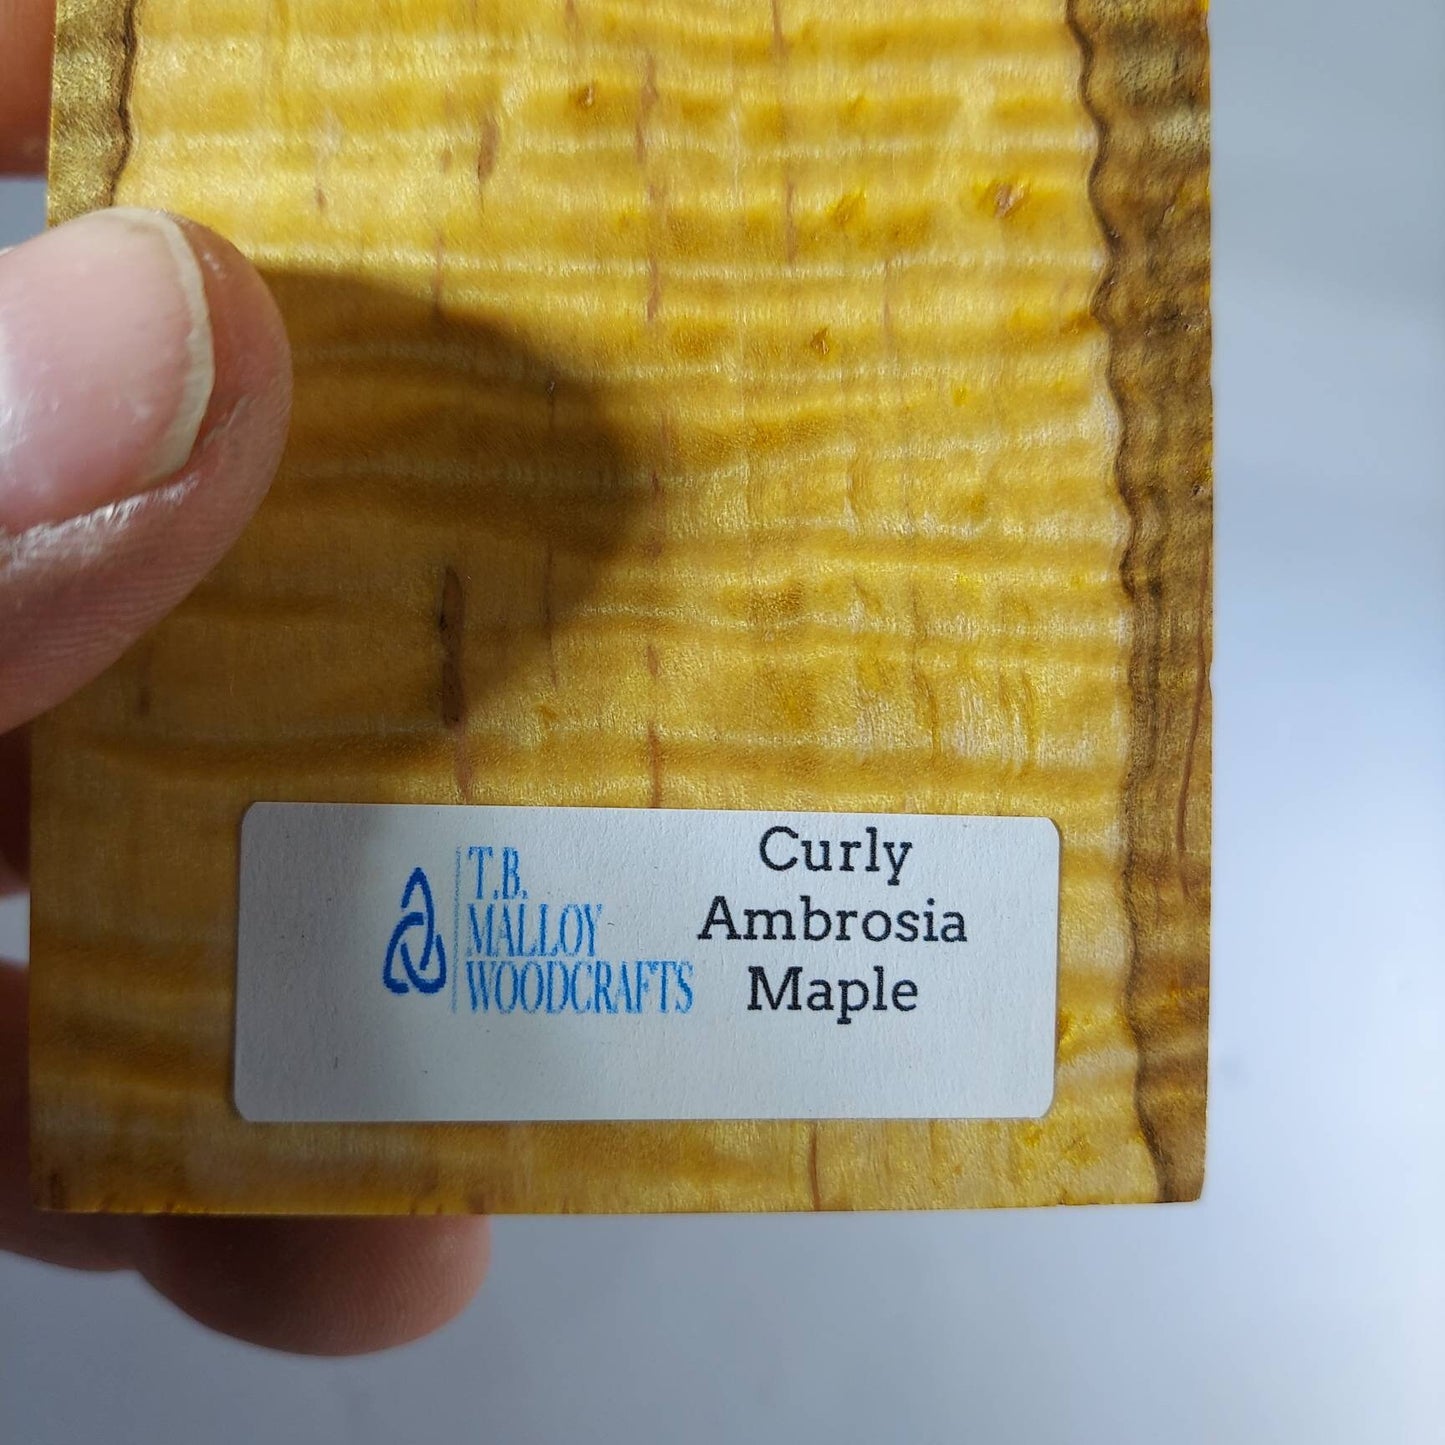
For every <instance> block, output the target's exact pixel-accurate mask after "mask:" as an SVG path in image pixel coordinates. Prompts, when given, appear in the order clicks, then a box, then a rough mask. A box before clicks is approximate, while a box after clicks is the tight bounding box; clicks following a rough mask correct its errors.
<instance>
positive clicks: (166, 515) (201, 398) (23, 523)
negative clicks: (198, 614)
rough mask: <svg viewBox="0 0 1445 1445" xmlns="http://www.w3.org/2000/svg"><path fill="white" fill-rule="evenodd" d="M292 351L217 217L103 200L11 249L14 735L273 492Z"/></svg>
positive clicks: (7, 460)
mask: <svg viewBox="0 0 1445 1445" xmlns="http://www.w3.org/2000/svg"><path fill="white" fill-rule="evenodd" d="M290 398H291V365H290V355H289V351H288V348H287V344H286V338H285V332H284V330H283V328H282V324H281V319H280V316H279V314H278V313H277V310H276V306H275V303H274V302H273V301H272V299H271V296H270V293H269V292H268V291H267V289H266V286H265V283H264V282H263V281H262V280H261V278H260V277H259V276H258V275H257V274H256V272H255V271H254V270H253V269H252V268H251V266H250V265H249V264H248V263H247V262H246V261H245V260H244V259H243V258H242V257H241V255H240V253H239V252H237V251H236V250H235V249H234V248H233V247H232V246H230V245H229V244H228V243H226V242H225V241H223V240H221V239H220V237H218V236H216V235H214V234H213V233H212V232H210V231H207V230H205V229H204V228H203V227H201V226H198V225H195V224H193V223H191V222H187V221H178V220H175V219H173V218H172V217H170V216H166V215H163V214H161V213H160V212H154V211H135V210H112V211H98V212H96V213H94V214H93V215H89V216H84V217H82V218H80V219H79V220H77V221H72V222H71V223H69V224H68V225H65V226H61V227H59V228H58V229H56V230H54V231H51V232H49V233H48V234H46V235H44V236H41V237H39V238H38V239H36V240H34V241H30V242H27V243H26V244H25V245H23V246H19V247H17V248H15V249H14V250H12V251H9V252H6V253H4V254H0V733H4V732H5V731H6V730H7V729H9V728H12V727H15V726H17V725H18V724H21V723H24V722H27V721H29V719H31V718H32V717H34V716H36V715H37V714H38V713H40V712H43V711H44V710H45V709H46V708H49V707H51V706H53V705H54V704H55V703H57V702H60V701H61V700H62V699H64V698H65V697H66V696H68V695H69V694H70V693H71V692H73V691H74V690H75V689H76V688H78V687H80V686H81V685H82V684H84V683H85V682H88V681H89V680H90V679H91V678H92V677H94V676H95V675H96V674H97V673H98V672H100V671H101V670H102V669H104V668H105V667H106V666H107V665H108V664H109V663H111V662H113V661H114V660H115V659H116V658H117V657H118V656H119V655H120V654H121V653H122V652H124V651H125V650H126V648H127V647H129V646H130V644H131V643H132V642H134V641H135V640H136V638H138V637H139V636H140V635H141V634H142V633H143V632H144V631H145V630H146V629H147V628H148V627H150V626H151V625H152V624H153V623H155V622H156V621H158V620H159V619H160V618H161V617H162V616H163V615H164V614H165V613H166V612H167V611H169V609H170V608H172V607H174V606H175V604H176V603H177V602H179V601H180V600H181V598H182V597H184V596H185V595H186V593H187V592H189V591H190V589H191V588H192V587H193V586H194V585H195V584H196V583H197V582H198V581H199V580H200V579H201V577H202V576H203V575H204V574H205V572H206V571H207V570H208V569H209V568H210V567H211V566H212V565H213V564H214V563H215V562H216V561H217V559H218V558H219V557H220V556H221V554H222V553H223V552H224V551H225V550H226V548H227V547H228V546H229V545H230V544H231V542H232V541H234V540H235V538H236V536H237V534H238V533H239V532H240V530H241V528H242V527H243V526H244V525H245V524H246V521H247V520H248V519H249V517H250V516H251V513H252V512H253V511H254V510H255V508H256V506H257V504H258V503H259V502H260V500H261V498H262V496H263V495H264V494H265V491H266V488H267V486H268V485H269V484H270V481H271V477H272V475H273V473H274V472H275V469H276V465H277V463H278V461H279V460H280V455H281V449H282V446H283V444H284V441H285V432H286V423H287V419H288V416H289V411H290Z"/></svg>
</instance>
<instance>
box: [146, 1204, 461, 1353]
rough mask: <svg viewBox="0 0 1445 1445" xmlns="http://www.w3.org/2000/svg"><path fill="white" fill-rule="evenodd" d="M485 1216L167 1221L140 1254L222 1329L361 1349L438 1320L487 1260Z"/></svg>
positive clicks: (290, 1346)
mask: <svg viewBox="0 0 1445 1445" xmlns="http://www.w3.org/2000/svg"><path fill="white" fill-rule="evenodd" d="M488 1246H489V1234H488V1230H487V1222H486V1221H485V1220H482V1219H440V1218H439V1219H224V1220H222V1219H166V1220H155V1221H152V1222H150V1223H149V1227H148V1230H147V1235H146V1240H145V1243H144V1244H143V1245H142V1246H141V1253H140V1256H139V1258H138V1261H137V1262H138V1264H139V1267H140V1270H141V1273H142V1274H143V1275H144V1276H145V1277H146V1279H148V1280H149V1281H150V1283H151V1284H152V1285H153V1286H155V1288H156V1289H158V1290H159V1291H160V1292H161V1293H162V1294H164V1295H165V1296H166V1297H167V1298H169V1299H170V1300H171V1301H172V1302H174V1303H175V1304H177V1305H179V1306H180V1308H181V1309H183V1310H184V1311H185V1312H186V1313H187V1314H188V1315H190V1316H191V1317H192V1318H194V1319H197V1320H199V1321H200V1322H201V1323H202V1324H203V1325H208V1326H209V1327H210V1328H211V1329H213V1330H219V1331H221V1332H222V1333H223V1334H228V1335H234V1336H236V1337H237V1338H238V1339H243V1340H249V1341H251V1342H252V1343H253V1344H259V1345H267V1346H269V1347H271V1348H272V1349H278V1350H286V1351H289V1352H290V1353H292V1354H308V1355H359V1354H366V1353H368V1352H370V1351H372V1350H382V1349H387V1348H390V1347H391V1346H393V1345H401V1344H406V1343H407V1342H408V1341H410V1340H414V1339H419V1338H420V1337H421V1336H423V1335H427V1334H430V1333H431V1332H432V1331H433V1330H435V1329H438V1328H440V1327H441V1326H442V1325H444V1324H445V1323H446V1322H447V1321H448V1320H450V1319H452V1318H453V1317H454V1316H455V1315H457V1314H458V1313H460V1311H461V1310H462V1309H464V1308H465V1307H466V1305H467V1304H468V1303H469V1302H470V1301H471V1299H472V1296H473V1295H475V1294H476V1292H477V1289H478V1288H479V1287H480V1285H481V1283H482V1278H483V1276H484V1275H485V1274H486V1270H487V1257H488Z"/></svg>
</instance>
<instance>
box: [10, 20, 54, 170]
mask: <svg viewBox="0 0 1445 1445" xmlns="http://www.w3.org/2000/svg"><path fill="white" fill-rule="evenodd" d="M54 42H55V0H0V175H22V176H28V175H39V174H41V173H42V172H43V171H44V169H45V132H46V126H47V124H48V121H49V116H50V52H51V49H52V47H53V45H54Z"/></svg>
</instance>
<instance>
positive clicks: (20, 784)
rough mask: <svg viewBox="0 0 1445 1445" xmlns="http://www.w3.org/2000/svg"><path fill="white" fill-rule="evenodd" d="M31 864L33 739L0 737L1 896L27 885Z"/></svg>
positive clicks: (15, 734) (19, 735) (20, 735)
mask: <svg viewBox="0 0 1445 1445" xmlns="http://www.w3.org/2000/svg"><path fill="white" fill-rule="evenodd" d="M29 865H30V739H29V737H28V736H27V735H26V733H25V731H24V729H23V728H22V729H21V730H20V731H18V732H13V733H9V734H6V735H5V736H3V737H0V898H3V897H4V896H5V895H6V894H7V893H13V892H15V890H16V889H17V888H22V887H24V885H25V877H26V874H27V872H28V869H29Z"/></svg>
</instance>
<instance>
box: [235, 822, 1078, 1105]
mask: <svg viewBox="0 0 1445 1445" xmlns="http://www.w3.org/2000/svg"><path fill="white" fill-rule="evenodd" d="M1058 904H1059V838H1058V832H1057V830H1056V829H1055V828H1054V825H1053V824H1052V823H1051V822H1049V821H1047V820H1045V819H1041V818H959V817H919V816H900V815H895V814H852V813H776V812H762V813H744V812H701V811H662V810H650V809H648V810H644V809H620V808H465V807H412V806H398V807H359V806H345V805H330V804H299V803H298V804H284V803H260V804H257V805H256V806H255V807H253V808H252V809H251V810H250V811H249V813H247V815H246V819H245V824H244V826H243V829H242V839H241V895H240V936H239V941H238V954H239V957H238V970H239V971H238V978H237V1019H236V1077H235V1086H236V1104H237V1107H238V1108H239V1109H240V1111H241V1113H242V1115H244V1116H245V1117H246V1118H247V1119H251V1120H256V1121H278V1122H279V1121H302V1120H311V1121H343V1120H348V1121H366V1120H536V1119H557V1120H569V1119H570V1120H602V1119H829V1118H849V1119H885V1118H889V1119H898V1118H1036V1117H1038V1116H1040V1115H1042V1114H1043V1113H1045V1112H1046V1111H1047V1109H1048V1107H1049V1104H1050V1101H1051V1099H1052V1097H1053V1090H1054V1041H1055V993H1056V986H1057V974H1058Z"/></svg>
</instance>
